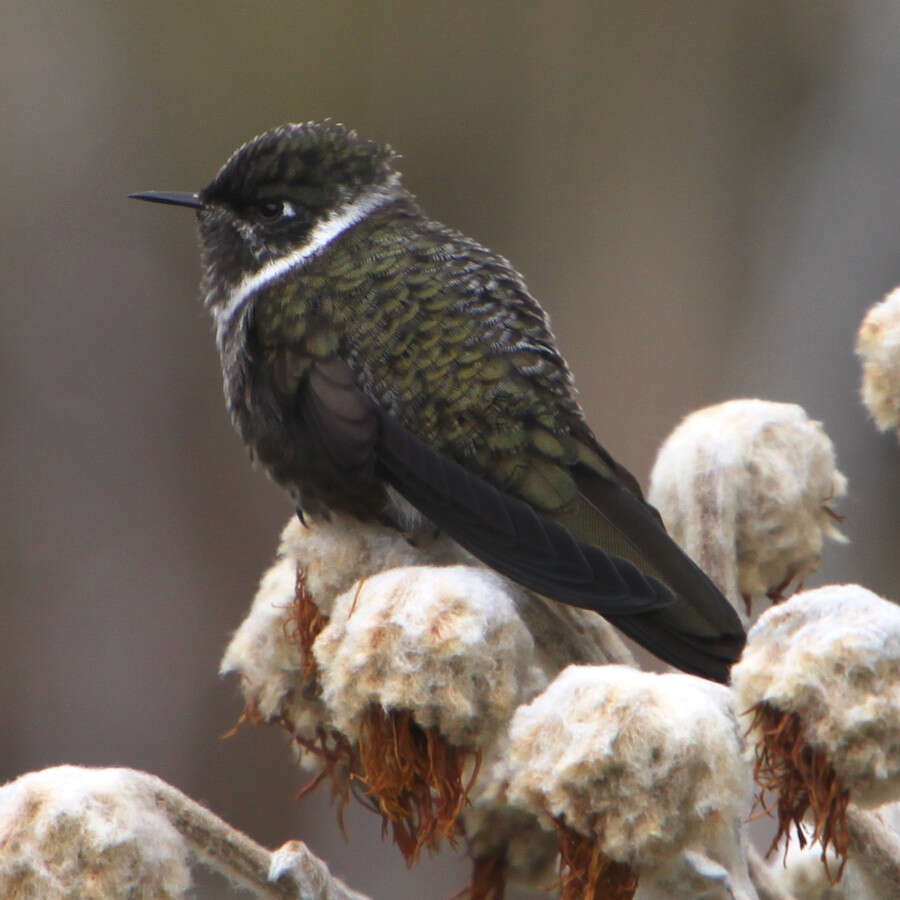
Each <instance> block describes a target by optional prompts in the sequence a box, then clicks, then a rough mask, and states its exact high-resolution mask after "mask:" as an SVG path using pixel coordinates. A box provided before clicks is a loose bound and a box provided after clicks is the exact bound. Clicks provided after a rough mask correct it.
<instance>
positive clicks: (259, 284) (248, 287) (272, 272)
mask: <svg viewBox="0 0 900 900" xmlns="http://www.w3.org/2000/svg"><path fill="white" fill-rule="evenodd" d="M393 186H394V183H393V182H392V183H391V184H390V185H389V186H388V187H393ZM391 199H392V195H391V194H390V193H389V192H388V191H387V190H383V189H382V190H373V191H372V192H370V193H367V194H363V195H362V196H361V197H359V198H357V200H355V201H354V202H353V203H350V204H347V205H346V206H342V207H340V208H339V209H338V210H336V211H335V212H334V213H332V214H331V215H330V216H329V217H328V218H326V219H323V220H322V221H321V222H319V223H318V224H317V225H316V226H315V227H314V228H313V229H312V231H310V233H309V235H308V237H307V239H306V241H305V242H304V244H303V245H302V246H301V247H298V248H297V249H296V250H293V251H290V252H288V253H286V254H285V255H284V256H281V257H279V258H278V259H274V260H272V261H270V262H268V263H266V264H265V265H264V266H263V267H262V268H261V269H259V270H258V271H256V272H254V273H252V274H251V275H247V276H245V277H244V278H243V280H242V281H240V282H239V283H238V284H237V285H235V287H233V288H232V290H231V291H230V292H229V294H228V299H227V300H226V301H225V302H224V303H223V304H221V305H219V306H216V307H214V308H213V316H214V317H215V322H216V337H217V340H218V341H219V342H220V343H221V340H222V337H223V335H224V334H225V331H226V329H227V326H228V323H229V322H230V321H231V320H232V319H233V317H234V316H236V315H239V314H240V312H241V310H242V309H243V307H244V305H245V304H246V302H247V301H248V300H249V299H250V298H251V297H252V296H253V294H255V293H256V292H257V291H258V290H260V289H261V288H263V287H264V286H265V285H267V284H269V283H270V282H272V281H275V280H276V279H278V278H281V277H282V276H283V275H285V274H286V273H287V272H290V271H291V270H292V269H295V268H298V267H300V266H302V265H303V264H304V263H305V262H306V261H307V260H308V259H309V258H310V257H312V256H315V255H316V254H317V253H318V252H319V251H321V250H323V249H324V248H325V247H327V246H328V245H329V244H330V243H331V242H332V241H333V240H334V239H335V238H336V237H338V236H339V235H341V234H343V232H345V231H346V230H347V229H348V228H352V227H353V226H354V225H356V224H357V223H358V222H360V221H362V220H363V219H364V218H365V217H366V216H368V215H369V214H370V213H372V212H374V211H375V210H376V209H378V207H380V206H384V204H386V203H388V202H389V201H390V200H391ZM291 210H292V213H293V215H296V210H295V209H294V208H293V206H292V207H291Z"/></svg>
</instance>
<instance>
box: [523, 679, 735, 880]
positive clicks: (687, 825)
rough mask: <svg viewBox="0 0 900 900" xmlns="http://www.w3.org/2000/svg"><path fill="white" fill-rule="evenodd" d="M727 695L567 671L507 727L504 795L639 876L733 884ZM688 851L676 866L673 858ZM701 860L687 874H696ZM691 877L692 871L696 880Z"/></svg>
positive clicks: (712, 687)
mask: <svg viewBox="0 0 900 900" xmlns="http://www.w3.org/2000/svg"><path fill="white" fill-rule="evenodd" d="M741 750H742V741H741V735H740V731H739V728H738V725H737V723H736V721H735V717H734V714H733V712H732V709H731V695H730V692H729V691H728V689H727V688H725V687H722V686H721V685H717V684H712V683H711V682H708V681H704V680H702V679H699V678H694V677H692V676H690V675H680V674H671V675H669V674H666V675H656V674H653V673H649V672H640V671H638V670H635V669H630V668H628V667H625V666H570V667H569V668H567V669H565V670H564V671H563V672H562V673H561V674H560V675H559V676H558V677H557V678H556V680H555V681H553V683H552V684H551V685H550V686H549V687H548V688H547V689H546V690H545V691H544V692H543V693H542V694H540V695H539V696H538V697H536V698H535V699H534V700H533V701H532V702H531V703H530V704H528V705H527V706H523V707H520V708H519V709H518V710H517V711H516V714H515V716H514V718H513V721H512V723H511V725H510V748H509V752H508V759H509V799H510V802H511V803H512V804H513V805H516V806H519V807H521V808H523V809H526V810H528V811H530V812H532V813H534V814H536V815H538V816H539V817H540V818H541V820H542V821H543V822H544V823H545V824H546V825H548V826H549V825H550V824H551V823H552V821H553V820H560V819H561V820H563V821H564V823H565V824H566V825H567V826H568V827H570V828H573V829H575V830H576V831H578V832H579V833H581V834H583V835H585V836H592V835H596V836H598V837H599V838H600V840H601V843H602V850H603V852H604V853H605V854H606V855H607V856H609V857H610V858H612V859H614V860H617V861H619V862H624V863H628V864H629V865H631V866H632V867H633V868H635V869H637V870H638V871H639V872H640V873H641V874H642V880H643V874H645V873H647V872H648V871H650V872H654V871H655V874H656V876H658V877H664V876H663V873H664V872H665V871H666V870H667V869H668V870H670V871H671V869H672V867H676V868H678V867H680V868H684V867H687V868H688V869H691V870H692V871H693V872H694V874H695V875H696V874H697V868H698V865H697V864H696V863H697V860H699V858H700V856H702V857H703V858H704V859H710V858H711V859H712V860H714V861H716V862H715V864H714V863H713V862H710V863H709V865H708V866H707V867H706V868H707V870H708V871H711V870H712V869H716V867H717V866H718V868H717V872H718V871H719V870H720V869H721V867H722V866H724V867H725V869H726V871H728V872H732V873H736V874H735V875H734V876H733V877H736V878H738V879H740V878H741V877H745V876H740V874H739V873H740V870H741V865H743V871H744V873H746V860H745V859H744V857H743V853H744V850H743V845H742V838H741V824H742V821H743V818H744V817H745V816H746V814H747V811H748V810H749V808H750V778H749V771H748V769H747V767H746V766H745V764H744V763H743V762H742V760H741ZM687 851H693V852H695V853H699V855H700V856H697V857H696V859H694V858H691V860H689V862H690V863H691V865H687V863H685V862H684V857H683V854H684V853H685V852H687ZM703 867H704V865H700V866H699V868H700V869H703ZM698 877H699V876H698Z"/></svg>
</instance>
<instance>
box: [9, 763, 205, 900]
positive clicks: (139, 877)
mask: <svg viewBox="0 0 900 900" xmlns="http://www.w3.org/2000/svg"><path fill="white" fill-rule="evenodd" d="M157 782H158V779H155V778H153V777H152V776H148V775H145V774H143V773H138V772H133V771H132V770H129V769H86V768H81V767H78V766H59V767H58V768H54V769H45V770H44V771H41V772H31V773H29V774H28V775H22V776H21V777H20V778H17V779H16V780H15V781H12V782H10V783H9V784H6V785H4V786H3V787H2V788H0V897H41V898H45V900H55V898H71V897H82V898H87V900H100V898H105V897H158V898H160V900H163V898H175V897H184V896H186V895H187V892H188V889H189V888H190V882H191V876H190V868H189V857H190V854H189V850H188V847H187V845H186V844H185V841H184V839H183V838H182V836H181V835H180V834H179V833H178V832H177V831H176V830H175V828H173V827H172V825H171V824H170V822H169V821H168V819H167V818H166V817H165V815H163V813H162V812H161V811H160V810H159V808H158V807H157V804H156V800H155V796H154V791H153V785H154V784H155V783H157Z"/></svg>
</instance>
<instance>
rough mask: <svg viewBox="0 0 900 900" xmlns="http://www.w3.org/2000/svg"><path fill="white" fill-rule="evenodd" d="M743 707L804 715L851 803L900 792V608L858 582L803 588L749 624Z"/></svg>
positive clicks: (738, 681) (737, 679)
mask: <svg viewBox="0 0 900 900" xmlns="http://www.w3.org/2000/svg"><path fill="white" fill-rule="evenodd" d="M732 682H733V684H734V689H735V692H736V695H737V706H738V708H739V709H742V710H744V709H750V708H752V707H754V706H755V705H756V704H758V703H766V704H768V705H769V706H771V707H774V708H775V709H777V710H779V711H781V712H785V713H797V715H798V716H799V717H800V719H801V720H802V722H803V728H804V734H805V737H806V741H807V743H809V744H810V745H811V746H812V747H814V748H816V749H819V750H822V751H824V753H825V754H826V755H827V757H828V760H829V761H830V762H831V764H832V766H833V767H834V770H835V772H836V773H837V775H838V777H839V778H840V780H841V783H842V785H843V786H844V787H845V788H847V789H849V790H850V796H851V799H852V800H853V801H854V802H855V803H857V804H858V805H861V806H878V805H881V804H882V803H886V802H888V801H891V800H896V799H898V798H900V608H898V607H897V605H896V604H894V603H890V602H888V601H886V600H882V599H881V598H880V597H878V596H876V595H875V594H873V593H872V592H871V591H868V590H866V589H865V588H862V587H859V585H854V584H848V585H829V586H828V587H822V588H817V589H816V590H810V591H803V592H802V593H799V594H795V595H794V596H793V597H791V599H790V600H788V601H786V602H785V603H782V604H780V605H778V606H775V607H772V608H771V609H769V610H767V611H766V612H765V613H764V614H763V615H762V616H761V617H760V619H759V621H758V622H757V623H756V625H754V627H753V628H752V629H751V630H750V633H749V635H748V640H747V647H746V649H745V650H744V655H743V656H742V657H741V660H740V661H739V662H738V663H737V665H735V667H734V668H733V669H732Z"/></svg>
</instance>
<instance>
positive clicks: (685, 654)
mask: <svg viewBox="0 0 900 900" xmlns="http://www.w3.org/2000/svg"><path fill="white" fill-rule="evenodd" d="M613 465H614V466H615V467H616V470H617V473H618V474H619V475H620V478H619V479H618V480H617V479H612V478H608V477H605V476H603V475H601V474H599V473H597V472H595V471H592V470H591V469H590V468H588V467H587V466H585V465H578V466H575V467H573V470H572V474H573V477H574V479H575V483H576V485H577V486H578V496H577V498H576V500H575V501H574V502H573V503H571V504H570V505H569V506H568V507H567V508H566V509H565V510H564V511H561V512H560V513H559V514H556V515H554V517H553V518H554V519H555V520H556V521H557V522H559V523H561V524H564V525H565V526H566V527H567V528H568V529H569V531H570V532H571V533H572V534H573V535H574V536H575V538H576V539H577V540H579V541H584V542H587V543H590V544H594V545H596V546H598V547H601V548H603V549H604V550H606V551H607V552H608V553H611V554H616V555H620V556H622V557H624V558H625V559H629V560H631V561H632V562H633V563H634V564H635V565H636V566H638V568H640V570H641V571H643V572H645V573H646V574H648V575H649V576H651V577H654V578H657V579H659V580H660V581H662V582H664V583H665V584H666V586H667V587H668V588H669V590H670V591H671V592H672V594H674V595H675V597H676V602H674V603H672V604H670V605H669V606H667V607H665V608H664V609H660V610H658V611H656V612H655V613H654V614H653V615H649V616H626V617H623V616H616V615H610V616H607V618H608V619H609V620H610V621H611V622H612V623H613V624H614V625H616V626H617V627H618V628H620V629H621V630H622V631H624V632H625V633H626V634H627V635H628V636H629V637H631V638H633V639H634V640H635V641H637V642H638V643H639V644H641V645H642V646H644V647H646V648H647V649H648V650H650V651H651V652H652V653H654V654H655V655H656V656H659V657H660V658H661V659H665V660H666V661H667V662H670V663H672V664H673V665H676V666H678V668H680V669H684V670H685V671H688V672H693V673H695V674H700V675H706V676H707V677H713V678H716V679H717V680H719V681H727V679H728V670H729V668H730V666H731V664H732V663H733V662H735V661H736V660H737V659H738V658H739V657H740V654H741V651H742V650H743V648H744V643H745V635H744V631H743V628H742V626H741V623H740V619H739V618H738V615H737V613H736V612H735V610H734V608H733V607H732V606H731V604H730V603H729V602H728V601H727V600H726V598H725V597H724V596H723V595H722V593H721V592H720V591H719V589H718V588H717V587H716V586H715V585H714V584H713V583H712V581H711V580H710V579H709V577H708V576H707V575H706V574H705V573H704V572H703V570H702V569H700V568H699V566H697V565H696V563H694V561H693V560H692V559H691V558H690V557H689V556H688V555H687V554H686V553H684V551H683V550H682V549H681V548H680V547H679V546H678V545H677V544H676V543H675V541H674V540H672V538H671V537H670V536H669V534H668V533H667V532H666V530H665V528H664V526H663V524H662V520H661V519H660V517H659V514H658V513H657V511H656V510H655V509H654V508H653V507H652V506H650V504H648V503H647V502H646V501H645V500H644V499H643V497H642V496H641V494H640V489H639V488H638V487H637V485H636V483H634V484H632V482H633V479H632V477H631V476H630V475H628V473H626V472H625V471H624V470H622V469H621V467H620V466H618V465H617V464H615V463H613ZM622 475H627V480H624V479H622V477H621V476H622ZM626 485H627V487H626ZM716 673H718V674H716Z"/></svg>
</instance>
